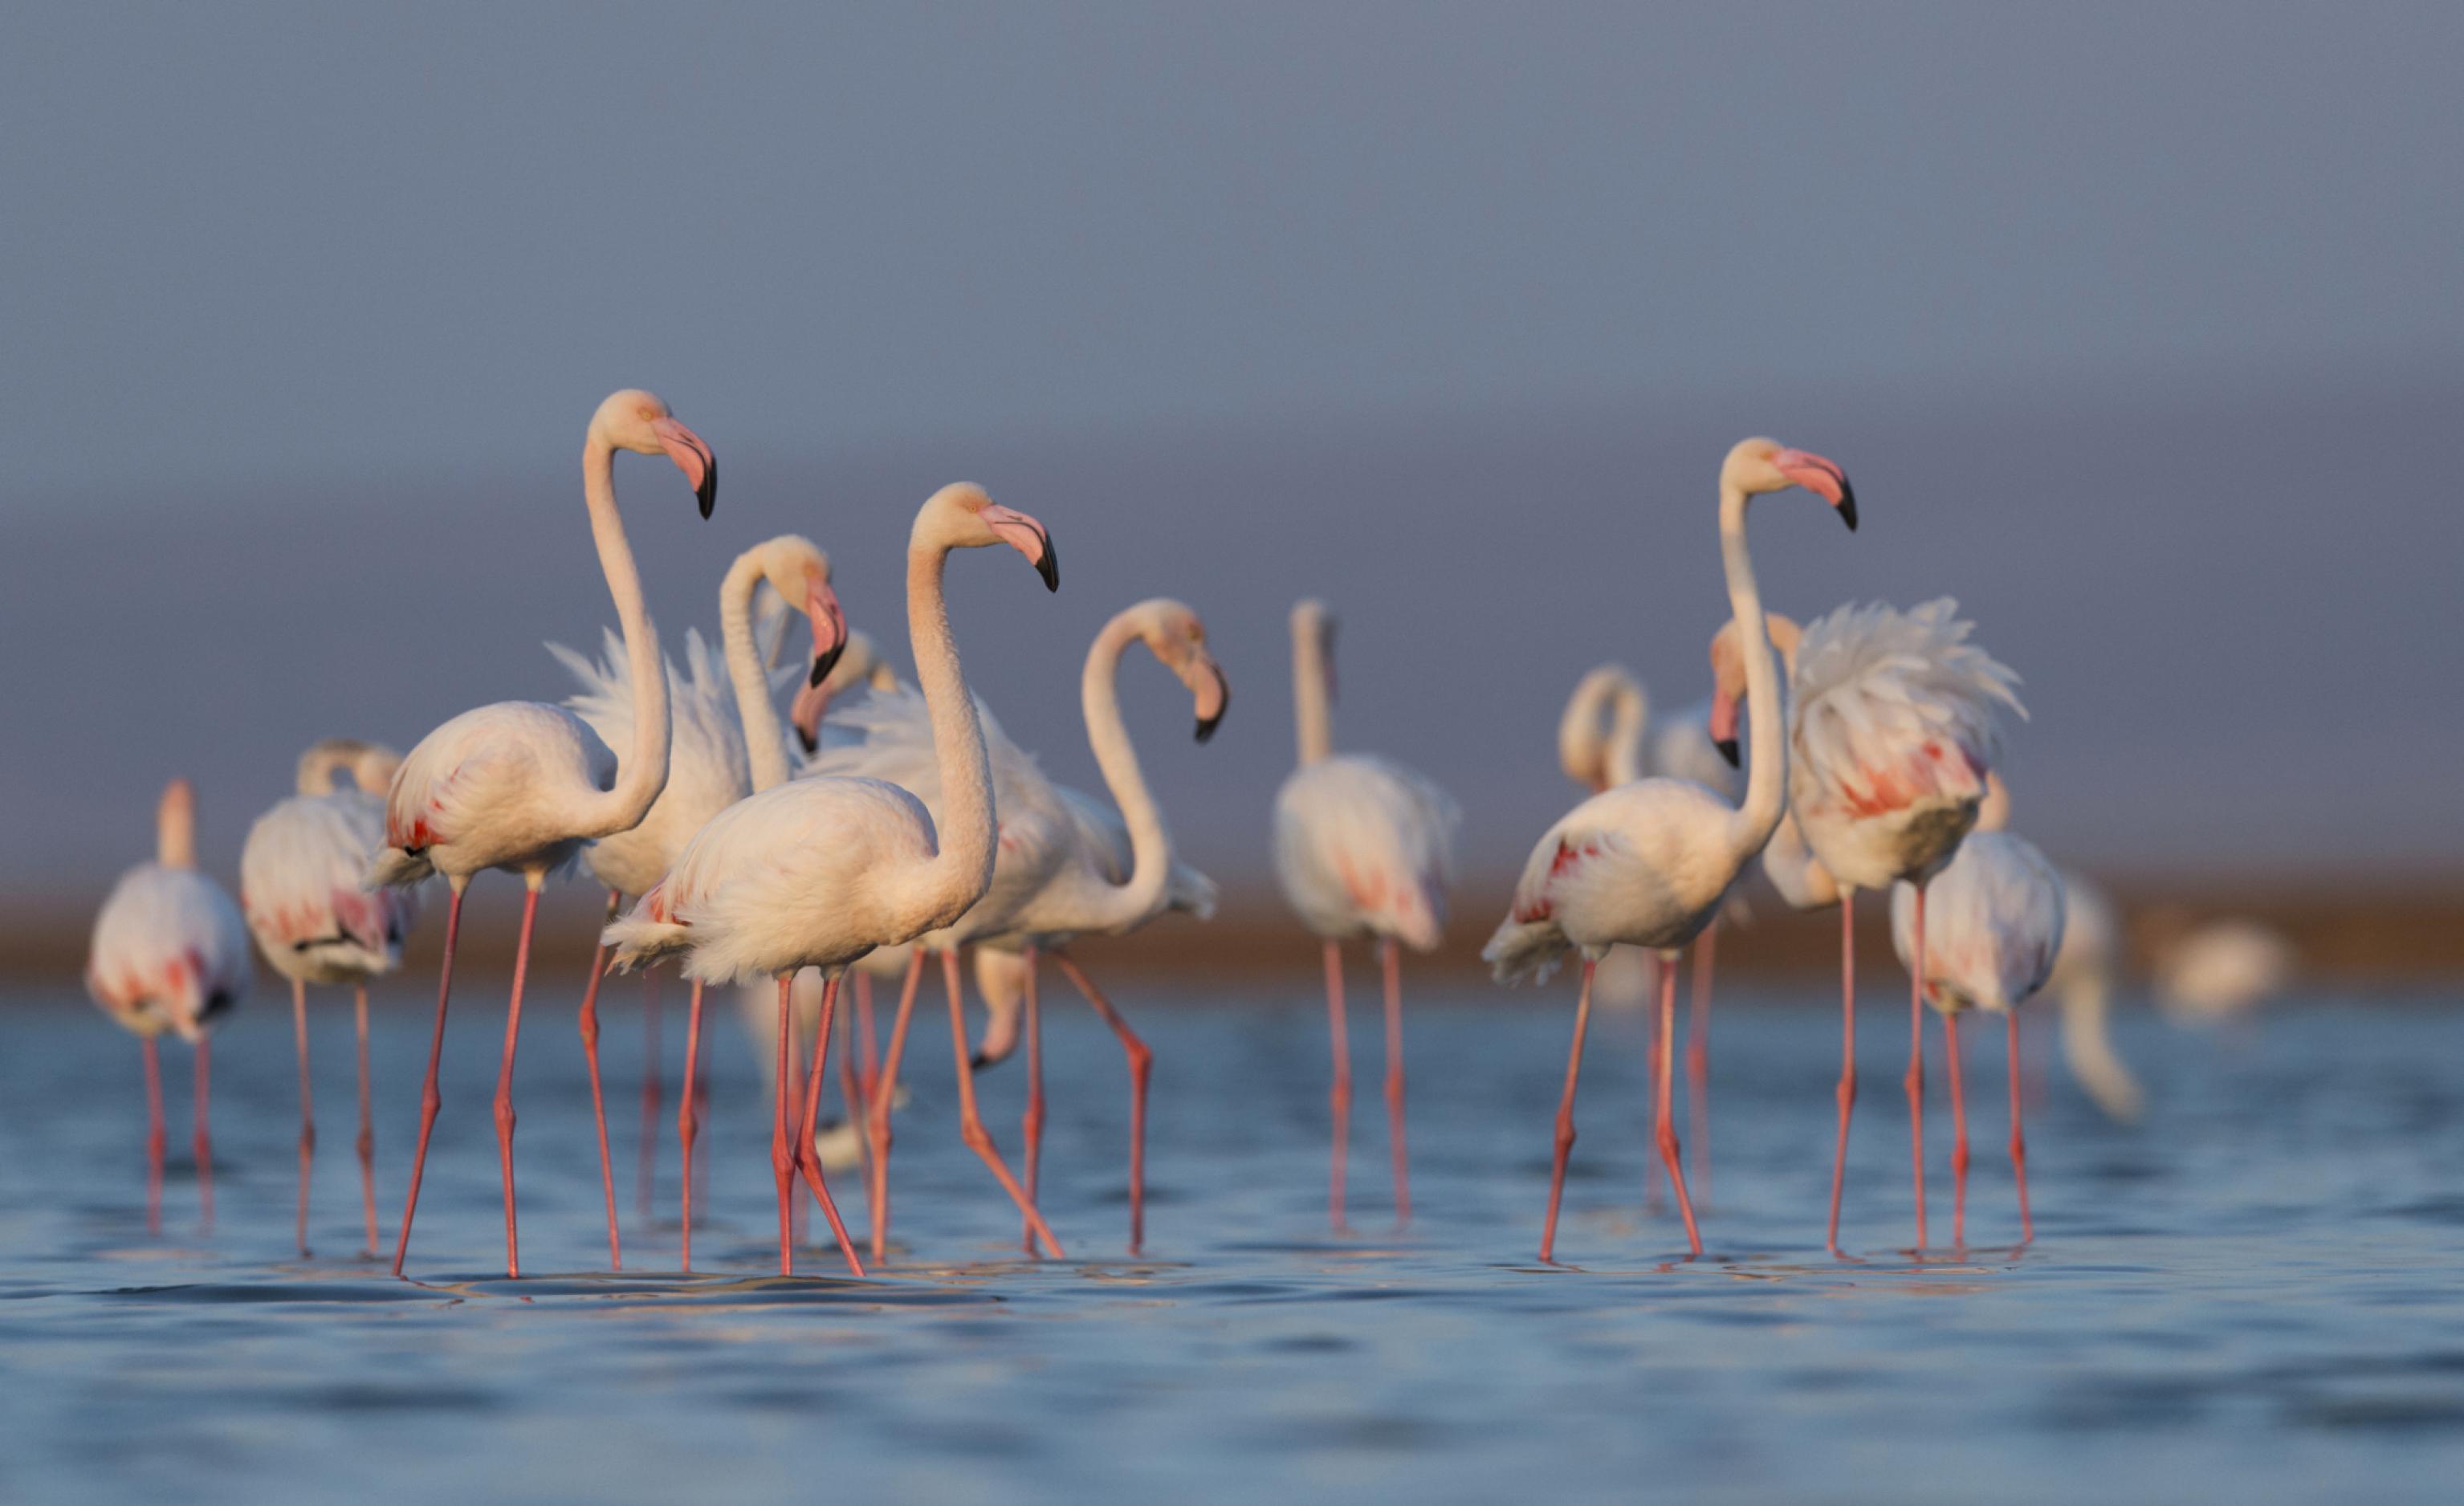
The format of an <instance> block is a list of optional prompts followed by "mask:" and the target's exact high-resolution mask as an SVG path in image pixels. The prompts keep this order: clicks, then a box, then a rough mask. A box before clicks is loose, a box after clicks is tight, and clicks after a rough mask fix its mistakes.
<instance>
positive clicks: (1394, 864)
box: [1275, 600, 1463, 1230]
mask: <svg viewBox="0 0 2464 1506" xmlns="http://www.w3.org/2000/svg"><path fill="white" fill-rule="evenodd" d="M1333 697H1334V617H1333V614H1331V612H1329V611H1328V610H1327V609H1326V606H1325V604H1324V603H1323V602H1320V601H1315V600H1305V601H1302V602H1300V603H1298V604H1297V605H1295V606H1294V607H1293V608H1292V703H1293V711H1294V720H1295V723H1296V726H1297V731H1298V734H1299V742H1300V767H1298V768H1296V769H1294V770H1293V771H1292V773H1291V775H1290V776H1289V777H1288V778H1287V779H1285V780H1284V784H1283V788H1282V789H1280V790H1278V791H1277V792H1275V878H1276V880H1277V881H1278V882H1279V883H1281V884H1282V885H1283V889H1284V901H1285V903H1286V904H1288V905H1289V906H1291V907H1292V910H1293V912H1294V913H1295V914H1297V915H1298V916H1299V917H1300V920H1301V924H1302V925H1304V926H1306V927H1308V928H1309V929H1310V930H1312V931H1315V932H1316V933H1317V934H1318V935H1319V936H1320V937H1322V938H1324V940H1325V944H1326V946H1325V949H1326V1014H1327V1025H1328V1032H1329V1035H1330V1036H1331V1039H1332V1046H1333V1055H1334V1083H1333V1086H1332V1088H1331V1090H1330V1092H1329V1093H1328V1095H1327V1097H1328V1101H1329V1102H1330V1103H1331V1107H1332V1109H1333V1120H1334V1155H1333V1166H1332V1169H1331V1173H1330V1176H1329V1188H1328V1192H1327V1210H1328V1216H1329V1219H1330V1221H1331V1223H1332V1224H1333V1226H1334V1227H1335V1228H1336V1229H1337V1230H1341V1229H1342V1228H1343V1227H1344V1221H1343V1161H1344V1150H1345V1146H1346V1144H1347V1143H1348V1142H1349V1141H1350V1140H1351V1138H1352V1047H1351V1042H1350V1039H1349V1036H1348V1033H1347V1032H1346V1030H1345V1028H1344V1004H1343V943H1344V942H1345V941H1346V940H1347V939H1349V938H1352V937H1355V936H1358V937H1375V938H1376V941H1377V958H1378V963H1379V965H1380V967H1381V969H1382V970H1383V971H1384V973H1385V984H1386V1121H1387V1135H1388V1139H1389V1142H1390V1144H1391V1146H1392V1149H1393V1154H1394V1161H1395V1221H1396V1223H1397V1225H1398V1226H1399V1225H1403V1224H1408V1223H1410V1222H1411V1220H1412V1190H1411V1182H1410V1174H1409V1172H1410V1167H1409V1156H1408V1154H1407V1152H1406V1150H1405V1147H1404V1140H1403V975H1402V960H1401V955H1400V953H1399V952H1398V951H1397V943H1402V944H1406V945H1409V946H1410V947H1411V948H1412V949H1413V950H1415V951H1428V950H1431V949H1434V948H1435V947H1436V946H1437V945H1438V942H1439V939H1440V937H1441V934H1442V932H1443V930H1444V928H1445V923H1446V888H1447V885H1448V884H1452V883H1453V881H1454V843H1455V831H1456V828H1457V827H1459V826H1460V825H1461V824H1462V821H1463V814H1462V812H1461V811H1460V810H1459V809H1458V808H1457V807H1456V805H1455V802H1454V800H1453V798H1452V797H1449V796H1448V795H1447V794H1446V793H1445V792H1444V791H1443V790H1441V789H1439V788H1438V787H1437V786H1436V785H1434V784H1432V783H1430V782H1429V781H1428V780H1427V779H1426V778H1424V777H1422V776H1421V775H1419V774H1416V773H1414V772H1413V771H1412V770H1410V769H1406V768H1404V767H1403V766H1402V765H1401V764H1399V763H1396V762H1394V761H1393V760H1392V759H1388V758H1381V757H1378V756H1377V755H1375V753H1340V754H1338V753H1335V752H1334V726H1333V715H1332V712H1331V709H1330V705H1331V702H1332V700H1333Z"/></svg>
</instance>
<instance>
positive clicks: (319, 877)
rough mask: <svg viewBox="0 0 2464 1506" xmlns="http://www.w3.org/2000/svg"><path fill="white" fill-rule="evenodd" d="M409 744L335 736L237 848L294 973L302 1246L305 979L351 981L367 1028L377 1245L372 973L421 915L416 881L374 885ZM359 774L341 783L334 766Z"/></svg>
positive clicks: (370, 1185)
mask: <svg viewBox="0 0 2464 1506" xmlns="http://www.w3.org/2000/svg"><path fill="white" fill-rule="evenodd" d="M401 766H402V754H400V753H395V752H394V751H393V750H392V749H390V748H385V747H381V746H379V745H377V744H375V743H363V742H359V741H357V740H354V739H351V738H346V737H329V738H327V739H325V740H324V741H323V742H320V743H318V744H317V745H316V746H315V747H312V748H310V749H309V750H308V751H307V752H306V753H302V754H300V756H299V773H298V781H297V791H298V793H297V794H295V795H292V796H290V797H286V798H285V799H283V800H282V801H280V802H279V803H277V804H276V805H275V807H274V808H273V809H272V810H270V811H267V812H266V813H265V814H264V815H263V816H260V817H258V818H256V824H255V825H253V826H252V827H250V828H249V831H248V843H247V845H246V846H244V847H242V848H241V849H240V856H239V899H240V908H241V910H242V911H244V912H245V913H246V915H247V917H248V928H249V930H250V932H251V933H253V935H254V936H255V937H256V945H257V947H258V949H260V950H262V951H263V952H264V953H265V960H266V961H268V962H270V963H272V964H273V965H274V971H276V972H279V973H281V974H282V975H283V976H284V977H286V978H289V979H290V980H291V1037H292V1041H293V1043H294V1045H295V1046H296V1048H297V1052H298V1056H299V1215H298V1231H297V1233H298V1241H299V1253H300V1254H301V1255H306V1254H307V1253H308V1172H309V1168H310V1166H311V1165H312V1164H313V1163H314V1161H315V1159H316V1154H317V1115H316V1108H315V1102H314V1099H313V1097H312V1095H311V1094H310V1091H309V1084H308V985H310V984H312V983H315V984H319V985H323V984H334V983H347V984H349V985H350V986H351V1014H352V1016H353V1019H354V1021H355V1023H356V1024H357V1026H358V1030H359V1068H360V1134H359V1143H358V1148H359V1156H360V1212H361V1216H362V1218H363V1221H364V1223H365V1225H366V1230H367V1245H366V1253H367V1254H368V1255H375V1254H376V1253H377V1184H376V1129H375V1125H374V1122H373V1120H372V1119H371V1117H370V1110H369V1106H368V980H369V979H370V978H374V977H382V976H383V975H385V973H388V972H391V971H393V970H394V969H395V968H397V967H399V966H400V965H401V963H402V941H403V938H404V937H405V936H407V935H408V934H409V933H410V928H411V927H412V926H413V925H414V924H415V923H416V922H417V921H418V919H419V898H418V895H417V893H416V892H415V891H413V890H410V889H376V890H371V889H369V888H367V887H366V886H365V885H364V884H363V882H362V881H363V877H364V876H365V875H366V873H367V871H368V862H369V860H370V859H372V858H374V857H375V856H376V852H377V849H378V848H379V847H381V846H383V845H384V844H385V789H386V787H387V786H388V785H390V784H392V782H393V775H394V771H395V770H396V769H398V768H400V767H401ZM338 773H347V774H348V775H350V778H351V783H350V785H349V786H348V787H347V788H341V789H337V788H336V787H335V785H334V775H336V774H338Z"/></svg>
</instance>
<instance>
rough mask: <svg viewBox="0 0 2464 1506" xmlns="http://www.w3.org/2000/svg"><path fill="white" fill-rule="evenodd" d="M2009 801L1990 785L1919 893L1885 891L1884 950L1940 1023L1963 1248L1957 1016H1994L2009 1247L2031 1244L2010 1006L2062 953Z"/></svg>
mask: <svg viewBox="0 0 2464 1506" xmlns="http://www.w3.org/2000/svg"><path fill="white" fill-rule="evenodd" d="M2009 808H2010V799H2009V797H2008V795H2007V794H2005V793H2004V792H2003V790H2002V788H2001V780H2000V779H1999V778H1995V779H1994V780H1993V797H1991V798H1989V799H1988V800H1987V801H1986V802H1985V809H1984V810H1982V811H1981V812H1980V813H1979V815H1978V817H1977V821H1976V829H1975V830H1974V831H1971V832H1969V834H1968V836H1967V837H1966V838H1965V839H1964V840H1962V841H1961V842H1960V844H1959V851H1958V852H1957V853H1956V854H1955V855H1954V856H1953V857H1952V858H1951V860H1950V862H1947V863H1946V864H1945V865H1944V866H1943V868H1942V870H1941V871H1940V872H1939V873H1937V874H1935V875H1934V876H1933V878H1932V879H1930V880H1928V881H1926V883H1925V887H1924V888H1923V889H1919V888H1918V887H1917V886H1916V885H1915V884H1902V885H1900V886H1899V887H1898V888H1896V889H1894V890H1892V891H1891V945H1892V947H1893V948H1894V949H1896V950H1897V951H1898V952H1899V954H1900V961H1901V963H1902V964H1903V966H1905V967H1906V968H1907V969H1908V970H1909V971H1910V972H1911V974H1919V973H1921V974H1922V976H1921V977H1920V980H1919V987H1920V988H1922V989H1923V990H1924V993H1925V1000H1926V1002H1927V1003H1930V1004H1931V1005H1932V1006H1933V1007H1934V1009H1935V1010H1936V1011H1937V1012H1938V1013H1939V1014H1940V1015H1942V1030H1943V1042H1944V1053H1945V1056H1946V1058H1947V1060H1948V1061H1949V1063H1950V1118H1951V1149H1950V1170H1951V1186H1952V1201H1951V1215H1950V1220H1951V1222H1950V1237H1951V1242H1952V1243H1953V1244H1955V1245H1965V1244H1966V1243H1967V1242H1968V1104H1967V1100H1966V1094H1965V1092H1964V1090H1963V1088H1962V1086H1961V1082H1960V1060H1961V1059H1960V1050H1959V1016H1960V1015H1961V1014H1962V1013H1963V1012H1964V1011H1967V1010H1971V1009H1976V1010H1985V1011H1988V1012H1991V1013H1993V1014H1998V1015H2001V1016H2002V1018H2003V1026H2004V1029H2005V1031H2006V1033H2007V1039H2008V1041H2009V1047H2010V1076H2011V1172H2012V1175H2013V1178H2015V1179H2016V1181H2017V1183H2018V1187H2019V1241H2020V1243H2022V1244H2025V1243H2027V1242H2028V1241H2029V1240H2031V1239H2034V1238H2035V1237H2036V1229H2035V1221H2034V1220H2033V1219H2031V1218H2030V1217H2029V1215H2028V1146H2027V1141H2026V1138H2025V1137H2024V1136H2023V1135H2022V1134H2021V1133H2020V1127H2019V1006H2020V1005H2022V1004H2024V1003H2026V1002H2027V1001H2028V1000H2029V999H2031V998H2033V997H2035V993H2036V991H2037V990H2039V989H2041V988H2043V987H2044V986H2045V981H2046V980H2047V979H2048V978H2050V977H2052V976H2053V971H2054V958H2055V957H2056V956H2057V954H2059V952H2060V951H2061V949H2062V919H2063V905H2062V900H2063V895H2062V881H2061V877H2060V875H2058V874H2057V873H2056V872H2055V871H2054V865H2053V864H2052V863H2051V862H2047V861H2046V859H2045V855H2044V854H2043V853H2041V852H2038V851H2037V850H2036V848H2035V844H2034V843H2032V842H2030V841H2028V840H2026V839H2025V838H2022V837H2018V836H2015V835H2013V833H2010V832H2007V831H2004V830H2002V829H2001V827H2002V822H2003V819H2004V818H2005V816H2006V814H2007V813H2008V811H2009ZM1921 899H1922V900H1923V901H1924V902H1925V905H1926V906H1927V908H1928V909H1930V911H1931V912H1932V914H1931V922H1932V932H1931V934H1930V935H1928V936H1927V937H1926V938H1925V943H1924V949H1923V950H1922V951H1920V950H1919V943H1918V940H1917V934H1916V916H1917V905H1918V902H1919V901H1920V900H1921Z"/></svg>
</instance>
